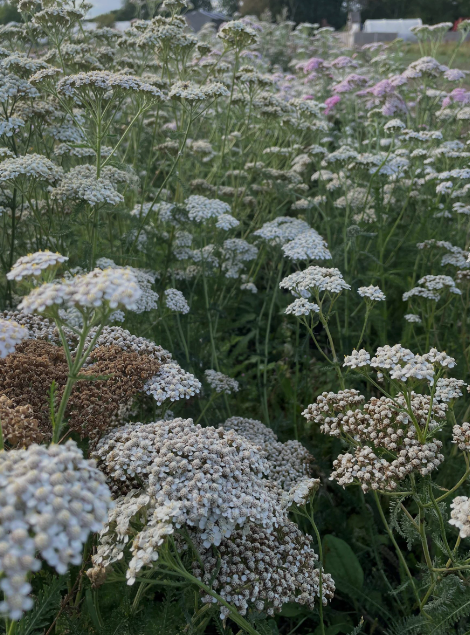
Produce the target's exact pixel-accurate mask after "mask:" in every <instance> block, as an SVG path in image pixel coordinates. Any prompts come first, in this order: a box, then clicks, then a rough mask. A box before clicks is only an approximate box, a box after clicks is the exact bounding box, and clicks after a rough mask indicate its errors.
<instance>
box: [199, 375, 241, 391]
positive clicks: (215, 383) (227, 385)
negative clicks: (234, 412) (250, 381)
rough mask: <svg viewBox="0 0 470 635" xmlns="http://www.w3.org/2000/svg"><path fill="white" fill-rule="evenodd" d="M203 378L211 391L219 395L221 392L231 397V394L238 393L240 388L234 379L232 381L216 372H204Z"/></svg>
mask: <svg viewBox="0 0 470 635" xmlns="http://www.w3.org/2000/svg"><path fill="white" fill-rule="evenodd" d="M204 377H205V379H206V381H207V383H208V384H209V386H210V387H211V388H212V390H215V391H216V392H219V393H221V392H223V393H225V394H227V395H231V394H232V392H238V390H239V387H240V385H239V383H238V381H237V380H236V379H232V378H231V377H228V376H227V375H224V374H223V373H219V372H217V371H216V370H206V371H204Z"/></svg>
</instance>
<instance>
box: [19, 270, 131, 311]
mask: <svg viewBox="0 0 470 635" xmlns="http://www.w3.org/2000/svg"><path fill="white" fill-rule="evenodd" d="M141 295H142V290H141V289H140V287H139V285H138V284H137V281H136V279H135V276H134V275H133V274H132V272H131V271H129V270H127V269H104V270H101V269H94V270H93V271H91V272H90V273H87V274H84V275H79V276H75V277H74V278H72V279H70V280H64V281H62V282H56V283H47V284H43V285H42V286H40V287H38V288H36V289H33V291H31V293H30V294H29V295H27V296H26V297H25V298H23V301H22V302H21V304H20V306H19V309H20V311H23V312H24V313H36V312H37V313H43V312H44V311H45V310H46V309H47V308H48V307H52V306H54V305H61V304H66V305H68V306H75V307H77V308H79V307H80V308H82V309H90V308H92V309H94V308H97V307H100V306H103V305H106V307H109V308H111V309H117V308H118V307H124V308H126V309H128V310H131V311H132V310H135V308H136V306H137V302H138V300H139V298H140V297H141Z"/></svg>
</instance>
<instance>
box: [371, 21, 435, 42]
mask: <svg viewBox="0 0 470 635" xmlns="http://www.w3.org/2000/svg"><path fill="white" fill-rule="evenodd" d="M422 24H423V21H422V20H421V18H413V19H409V20H366V21H365V22H364V28H363V30H362V31H363V33H396V34H397V37H399V38H401V39H402V40H416V37H415V36H414V35H413V33H412V32H411V30H410V29H411V28H412V27H414V26H422Z"/></svg>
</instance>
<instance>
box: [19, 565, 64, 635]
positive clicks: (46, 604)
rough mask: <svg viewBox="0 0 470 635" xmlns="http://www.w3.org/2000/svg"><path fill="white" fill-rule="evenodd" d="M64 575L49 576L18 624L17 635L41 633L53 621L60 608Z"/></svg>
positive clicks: (37, 634) (38, 634) (40, 634)
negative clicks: (31, 606)
mask: <svg viewBox="0 0 470 635" xmlns="http://www.w3.org/2000/svg"><path fill="white" fill-rule="evenodd" d="M65 585H66V579H65V577H64V576H60V577H57V576H50V578H49V579H48V580H47V582H46V583H44V584H43V585H42V588H41V590H40V591H39V592H38V594H37V596H36V597H35V602H34V606H33V608H32V610H31V611H29V612H28V613H26V614H25V616H24V617H23V619H22V620H21V621H20V622H19V624H18V631H17V633H18V635H42V634H43V633H44V630H45V629H47V628H48V627H49V626H50V625H51V624H52V622H53V621H54V619H55V617H56V615H57V614H58V612H59V610H60V602H61V599H62V593H61V592H62V591H63V589H64V588H65Z"/></svg>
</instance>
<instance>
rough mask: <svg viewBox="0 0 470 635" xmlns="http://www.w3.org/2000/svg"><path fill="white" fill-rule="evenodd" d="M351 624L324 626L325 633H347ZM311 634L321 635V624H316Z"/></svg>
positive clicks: (328, 634) (335, 634)
mask: <svg viewBox="0 0 470 635" xmlns="http://www.w3.org/2000/svg"><path fill="white" fill-rule="evenodd" d="M350 630H351V624H345V623H343V624H332V625H331V626H328V627H327V628H325V635H338V633H349V632H350ZM313 635H322V631H321V626H317V628H316V629H315V631H314V633H313Z"/></svg>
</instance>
